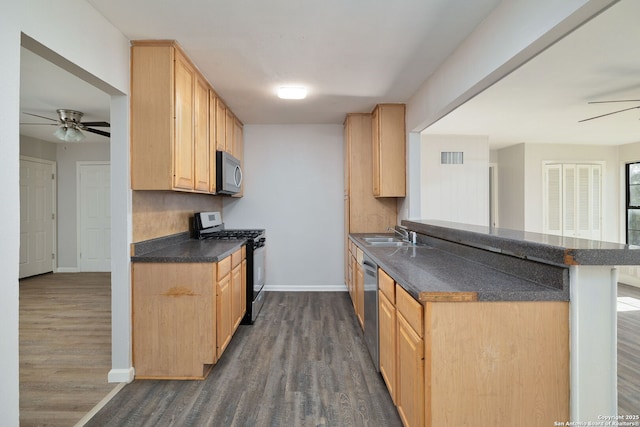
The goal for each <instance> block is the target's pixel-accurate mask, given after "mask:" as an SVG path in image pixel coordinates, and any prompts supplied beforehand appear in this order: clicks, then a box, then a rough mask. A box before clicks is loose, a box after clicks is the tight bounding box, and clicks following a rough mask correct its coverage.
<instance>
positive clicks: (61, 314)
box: [20, 273, 640, 426]
mask: <svg viewBox="0 0 640 427" xmlns="http://www.w3.org/2000/svg"><path fill="white" fill-rule="evenodd" d="M81 276H84V278H82V281H83V282H85V285H86V286H81V287H79V286H78V284H75V285H72V283H73V282H75V280H74V279H79V278H81ZM60 279H63V280H60ZM108 284H109V275H108V273H106V274H105V273H88V274H86V275H85V273H82V274H77V273H76V274H65V273H58V274H55V275H53V274H51V275H44V276H39V277H35V278H30V279H24V280H22V281H21V282H20V311H21V314H20V338H21V342H20V380H21V385H20V410H21V414H20V415H21V425H22V426H36V425H38V426H62V425H65V426H71V425H74V424H75V422H76V421H78V420H79V419H80V418H82V416H84V415H85V413H86V412H88V411H89V410H90V409H91V408H92V407H93V406H94V405H95V404H96V403H97V402H98V401H100V400H101V399H102V397H104V396H105V395H106V394H107V393H108V392H109V391H110V390H112V389H113V388H114V387H115V384H108V383H106V376H107V372H108V371H109V369H110V344H111V336H110V330H111V326H110V291H109V285H108ZM84 291H87V292H86V293H85V292H84ZM618 292H619V296H621V297H630V298H635V299H636V300H640V289H638V288H633V287H629V286H625V285H620V286H619V288H618ZM268 297H269V298H267V302H266V303H265V307H264V310H263V312H262V313H261V314H260V316H259V318H258V321H257V322H256V324H255V325H253V326H240V329H239V330H238V332H237V334H236V336H235V337H234V339H233V340H232V342H231V344H230V346H229V348H228V349H227V351H226V352H225V354H224V356H223V358H222V360H221V361H220V362H219V364H218V365H217V366H216V367H215V368H214V369H213V371H212V373H211V374H210V376H209V377H208V378H207V380H205V381H134V382H133V383H131V384H129V385H127V386H126V387H125V388H124V389H123V390H122V391H120V392H119V393H118V394H117V395H116V396H115V397H114V398H113V399H112V400H111V401H110V402H109V403H108V404H107V405H106V406H105V407H104V408H103V409H102V410H101V411H99V412H98V413H97V414H96V415H95V416H94V417H93V418H92V419H91V420H90V421H89V422H88V423H87V425H89V426H127V425H130V426H134V425H135V426H144V425H148V426H152V425H153V426H156V425H158V426H162V425H181V426H182V425H184V426H188V425H192V426H200V425H225V426H233V425H236V426H248V425H251V426H270V425H273V426H276V425H296V426H298V425H299V426H321V425H340V426H351V425H363V426H365V425H370V426H400V425H401V422H400V420H399V419H398V417H397V413H396V411H395V409H394V408H393V404H392V402H391V400H390V398H389V396H388V394H387V392H386V388H385V386H384V384H383V382H382V380H381V379H380V376H379V375H378V374H377V373H376V372H375V371H374V369H373V366H372V364H371V361H370V359H369V355H368V353H367V350H366V348H365V347H364V344H363V342H362V333H361V332H360V331H359V326H358V325H357V323H356V320H355V316H353V308H352V306H351V303H350V301H349V298H348V295H347V294H346V293H306V292H304V293H302V292H301V293H269V295H268ZM99 301H101V302H99ZM631 301H632V302H633V300H631ZM74 330H77V332H75V331H74ZM638 331H640V311H638V310H629V311H622V312H619V313H618V389H619V397H618V402H619V413H620V414H630V415H635V414H639V413H640V332H638ZM83 344H90V345H91V346H93V347H92V348H83V347H82V345H83ZM69 358H75V361H71V362H68V360H69ZM65 364H66V365H65ZM55 365H57V367H56V366H55ZM81 377H82V378H84V379H81ZM87 378H93V380H92V382H91V383H90V382H89V381H88V380H87ZM79 379H80V382H78V381H77V380H79ZM94 380H95V381H94Z"/></svg>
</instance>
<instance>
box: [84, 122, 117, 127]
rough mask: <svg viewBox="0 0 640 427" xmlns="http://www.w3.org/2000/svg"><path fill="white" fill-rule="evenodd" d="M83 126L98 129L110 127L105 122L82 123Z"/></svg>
mask: <svg viewBox="0 0 640 427" xmlns="http://www.w3.org/2000/svg"><path fill="white" fill-rule="evenodd" d="M81 124H82V125H83V126H98V127H106V128H108V127H111V125H110V124H109V123H107V122H82V123H81Z"/></svg>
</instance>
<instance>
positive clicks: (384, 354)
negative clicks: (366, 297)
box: [378, 291, 397, 403]
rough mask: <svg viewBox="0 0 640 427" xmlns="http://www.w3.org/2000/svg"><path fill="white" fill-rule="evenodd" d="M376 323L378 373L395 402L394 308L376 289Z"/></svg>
mask: <svg viewBox="0 0 640 427" xmlns="http://www.w3.org/2000/svg"><path fill="white" fill-rule="evenodd" d="M378 325H379V326H378V327H379V331H380V332H379V333H380V374H381V375H382V378H383V379H384V382H385V383H387V389H389V394H390V395H391V400H393V403H396V327H397V325H396V308H395V307H394V306H393V303H392V302H391V301H389V300H388V299H387V297H386V296H385V295H384V293H383V292H382V291H378Z"/></svg>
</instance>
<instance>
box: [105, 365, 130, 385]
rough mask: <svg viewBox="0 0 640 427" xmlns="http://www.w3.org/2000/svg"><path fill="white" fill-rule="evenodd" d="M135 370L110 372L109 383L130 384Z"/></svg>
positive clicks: (114, 370)
mask: <svg viewBox="0 0 640 427" xmlns="http://www.w3.org/2000/svg"><path fill="white" fill-rule="evenodd" d="M134 375H135V370H134V369H133V367H131V368H129V369H112V370H110V371H109V376H108V377H107V381H108V382H110V383H130V382H131V381H133V377H134Z"/></svg>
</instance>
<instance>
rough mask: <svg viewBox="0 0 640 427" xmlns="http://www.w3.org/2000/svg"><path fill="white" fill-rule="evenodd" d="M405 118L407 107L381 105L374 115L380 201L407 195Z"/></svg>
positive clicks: (375, 168) (375, 172) (375, 191)
mask: <svg viewBox="0 0 640 427" xmlns="http://www.w3.org/2000/svg"><path fill="white" fill-rule="evenodd" d="M404 116H405V106H404V104H379V105H378V106H376V108H375V109H374V111H373V113H372V128H371V130H372V140H373V194H374V195H375V196H376V197H404V196H405V194H406V179H407V178H406V166H405V163H406V159H405V152H406V151H405V139H406V132H405V118H404Z"/></svg>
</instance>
